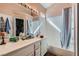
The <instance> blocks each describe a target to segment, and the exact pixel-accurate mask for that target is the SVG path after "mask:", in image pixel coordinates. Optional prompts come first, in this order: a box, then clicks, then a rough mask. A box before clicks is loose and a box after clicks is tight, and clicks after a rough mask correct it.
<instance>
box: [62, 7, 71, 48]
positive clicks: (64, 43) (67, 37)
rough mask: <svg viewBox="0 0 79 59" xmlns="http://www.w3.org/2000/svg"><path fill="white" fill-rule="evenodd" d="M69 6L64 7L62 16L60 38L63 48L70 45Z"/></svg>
mask: <svg viewBox="0 0 79 59" xmlns="http://www.w3.org/2000/svg"><path fill="white" fill-rule="evenodd" d="M71 16H72V14H71V8H66V9H64V17H63V31H62V32H63V33H62V36H63V38H62V40H61V46H62V47H63V48H68V47H69V45H70V39H71Z"/></svg>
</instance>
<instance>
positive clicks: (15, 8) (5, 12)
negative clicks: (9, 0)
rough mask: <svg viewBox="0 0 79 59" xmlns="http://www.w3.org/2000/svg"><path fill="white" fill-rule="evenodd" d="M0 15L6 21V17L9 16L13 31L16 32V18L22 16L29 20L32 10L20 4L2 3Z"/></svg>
mask: <svg viewBox="0 0 79 59" xmlns="http://www.w3.org/2000/svg"><path fill="white" fill-rule="evenodd" d="M0 16H2V17H3V19H4V20H5V21H6V18H7V17H8V18H9V21H10V26H11V33H13V34H14V33H15V32H14V25H15V24H14V18H21V19H24V20H27V19H28V18H29V17H31V16H30V11H28V10H26V9H25V8H23V7H21V6H20V5H18V4H0Z"/></svg>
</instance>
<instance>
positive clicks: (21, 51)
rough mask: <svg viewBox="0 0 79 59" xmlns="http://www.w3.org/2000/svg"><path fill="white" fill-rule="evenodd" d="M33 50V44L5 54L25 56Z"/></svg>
mask: <svg viewBox="0 0 79 59" xmlns="http://www.w3.org/2000/svg"><path fill="white" fill-rule="evenodd" d="M31 52H34V45H33V44H32V45H29V46H26V47H24V48H21V49H19V50H16V51H14V52H11V53H9V54H7V56H27V55H28V54H29V53H31Z"/></svg>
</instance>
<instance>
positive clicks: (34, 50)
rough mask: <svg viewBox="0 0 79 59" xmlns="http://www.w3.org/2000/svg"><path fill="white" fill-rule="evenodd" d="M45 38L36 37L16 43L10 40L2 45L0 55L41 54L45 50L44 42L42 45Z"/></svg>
mask: <svg viewBox="0 0 79 59" xmlns="http://www.w3.org/2000/svg"><path fill="white" fill-rule="evenodd" d="M43 40H44V39H41V38H39V37H36V38H33V39H28V40H24V41H23V40H19V41H18V42H16V43H13V42H9V43H7V44H6V45H1V46H0V56H41V54H43V52H42V51H45V49H44V46H43V44H42V45H41V42H42V41H43ZM3 48H4V49H3ZM43 49H44V50H43Z"/></svg>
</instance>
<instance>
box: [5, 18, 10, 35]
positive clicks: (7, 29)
mask: <svg viewBox="0 0 79 59" xmlns="http://www.w3.org/2000/svg"><path fill="white" fill-rule="evenodd" d="M10 29H11V27H10V23H9V19H8V18H7V19H6V23H5V31H6V32H7V33H8V34H9V31H10Z"/></svg>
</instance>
